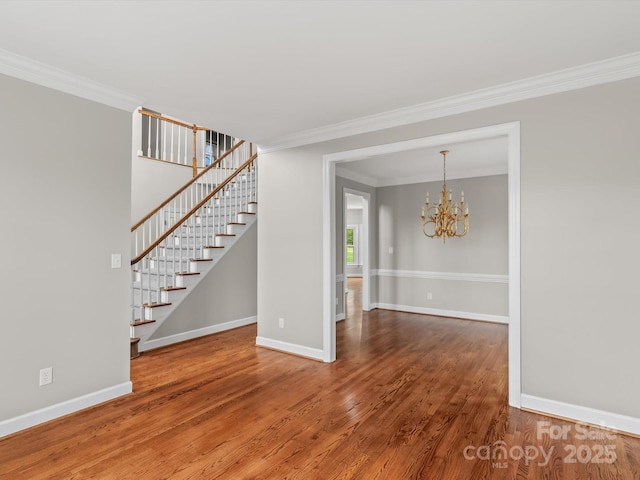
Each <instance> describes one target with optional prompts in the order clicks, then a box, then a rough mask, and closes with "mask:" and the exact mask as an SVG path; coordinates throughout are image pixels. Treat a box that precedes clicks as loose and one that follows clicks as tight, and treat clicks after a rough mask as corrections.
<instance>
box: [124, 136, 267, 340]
mask: <svg viewBox="0 0 640 480" xmlns="http://www.w3.org/2000/svg"><path fill="white" fill-rule="evenodd" d="M241 159H244V161H242V160H241ZM256 159H257V154H256V153H253V151H252V146H251V144H247V143H245V142H242V141H241V142H238V143H237V144H236V145H234V147H233V148H232V149H231V150H229V151H228V152H226V153H225V154H224V155H221V157H220V158H219V159H218V160H217V161H216V162H215V163H213V164H212V165H210V166H209V167H207V168H206V169H205V170H204V171H203V172H201V173H200V174H199V175H198V176H197V177H195V178H194V179H192V180H191V181H190V182H189V183H188V184H187V185H185V186H184V187H182V189H180V190H179V191H178V192H176V194H174V195H173V196H172V197H170V198H169V199H167V200H166V201H165V202H163V204H162V205H161V206H160V207H158V208H157V209H155V210H154V212H151V214H149V215H147V216H146V217H145V218H144V219H142V220H141V221H140V222H138V223H137V224H136V225H134V227H132V242H133V247H134V248H133V251H134V258H133V259H132V261H131V266H132V271H133V283H132V301H133V308H132V313H133V317H132V337H133V336H134V332H133V331H134V328H135V326H139V325H141V324H144V323H147V322H151V321H154V314H153V310H154V309H155V308H157V307H161V306H164V305H167V298H168V293H169V292H171V291H173V290H178V289H184V288H185V283H186V282H187V280H185V279H187V278H189V277H190V276H191V275H194V274H197V272H198V263H199V262H208V261H212V260H213V258H214V257H215V256H216V253H215V252H216V251H217V249H221V248H223V247H224V246H225V238H226V237H232V236H233V232H234V226H235V225H236V224H237V222H241V220H242V216H243V215H250V214H251V213H250V212H251V211H252V206H253V205H252V204H255V203H256V202H257V161H256Z"/></svg>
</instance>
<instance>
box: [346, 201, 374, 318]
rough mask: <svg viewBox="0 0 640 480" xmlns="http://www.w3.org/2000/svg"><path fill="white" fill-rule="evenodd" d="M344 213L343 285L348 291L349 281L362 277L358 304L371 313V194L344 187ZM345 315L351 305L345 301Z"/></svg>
mask: <svg viewBox="0 0 640 480" xmlns="http://www.w3.org/2000/svg"><path fill="white" fill-rule="evenodd" d="M342 196H343V202H342V205H343V211H342V219H343V221H342V231H343V235H342V237H343V239H344V242H343V246H344V250H343V256H342V258H343V265H342V272H343V286H344V290H345V293H346V292H347V288H346V287H347V282H348V280H349V278H361V279H362V284H361V288H359V289H358V290H359V291H360V292H361V293H360V299H358V300H359V301H358V303H359V304H360V305H361V309H362V310H364V311H367V312H368V311H369V310H371V301H370V297H371V294H370V288H371V267H370V262H371V258H370V248H369V245H370V237H369V232H370V228H369V221H370V218H369V215H370V202H371V195H370V194H369V193H367V192H361V191H358V190H354V189H351V188H344V189H343V192H342ZM344 313H345V315H346V313H347V302H346V298H345V302H344Z"/></svg>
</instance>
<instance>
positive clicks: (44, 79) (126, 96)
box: [0, 49, 144, 112]
mask: <svg viewBox="0 0 640 480" xmlns="http://www.w3.org/2000/svg"><path fill="white" fill-rule="evenodd" d="M0 73H3V74H5V75H9V76H11V77H16V78H20V79H22V80H26V81H27V82H31V83H35V84H38V85H42V86H44V87H48V88H53V89H54V90H58V91H61V92H65V93H68V94H71V95H75V96H76V97H81V98H86V99H87V100H92V101H94V102H98V103H102V104H104V105H109V106H110V107H114V108H118V109H120V110H126V111H127V112H132V111H133V110H134V109H135V108H136V107H138V106H140V105H142V104H143V103H144V99H142V98H141V97H138V96H136V95H133V94H130V93H128V92H124V91H122V90H118V89H115V88H113V87H110V86H108V85H105V84H103V83H100V82H96V81H95V80H91V79H89V78H86V77H82V76H80V75H76V74H74V73H70V72H67V71H65V70H62V69H59V68H56V67H53V66H51V65H47V64H46V63H42V62H38V61H36V60H32V59H30V58H27V57H23V56H21V55H17V54H15V53H12V52H9V51H7V50H3V49H0Z"/></svg>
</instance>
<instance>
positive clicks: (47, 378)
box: [40, 367, 53, 386]
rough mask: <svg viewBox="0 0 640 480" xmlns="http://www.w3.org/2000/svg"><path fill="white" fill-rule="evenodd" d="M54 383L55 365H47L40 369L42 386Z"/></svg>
mask: <svg viewBox="0 0 640 480" xmlns="http://www.w3.org/2000/svg"><path fill="white" fill-rule="evenodd" d="M50 383H53V367H47V368H43V369H41V370H40V386H43V385H49V384H50Z"/></svg>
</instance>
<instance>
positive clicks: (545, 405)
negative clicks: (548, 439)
mask: <svg viewBox="0 0 640 480" xmlns="http://www.w3.org/2000/svg"><path fill="white" fill-rule="evenodd" d="M520 397H521V398H520V401H521V408H524V409H528V410H533V411H536V412H540V413H542V414H547V415H553V416H556V417H562V418H567V419H570V420H575V421H577V422H584V423H590V424H593V425H599V426H602V427H606V428H610V429H613V430H617V431H619V432H627V433H631V434H633V435H640V418H635V417H628V416H626V415H620V414H617V413H612V412H606V411H604V410H597V409H595V408H589V407H583V406H580V405H572V404H570V403H564V402H558V401H556V400H549V399H546V398H540V397H535V396H533V395H527V394H524V393H523V394H522V395H521V396H520Z"/></svg>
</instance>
